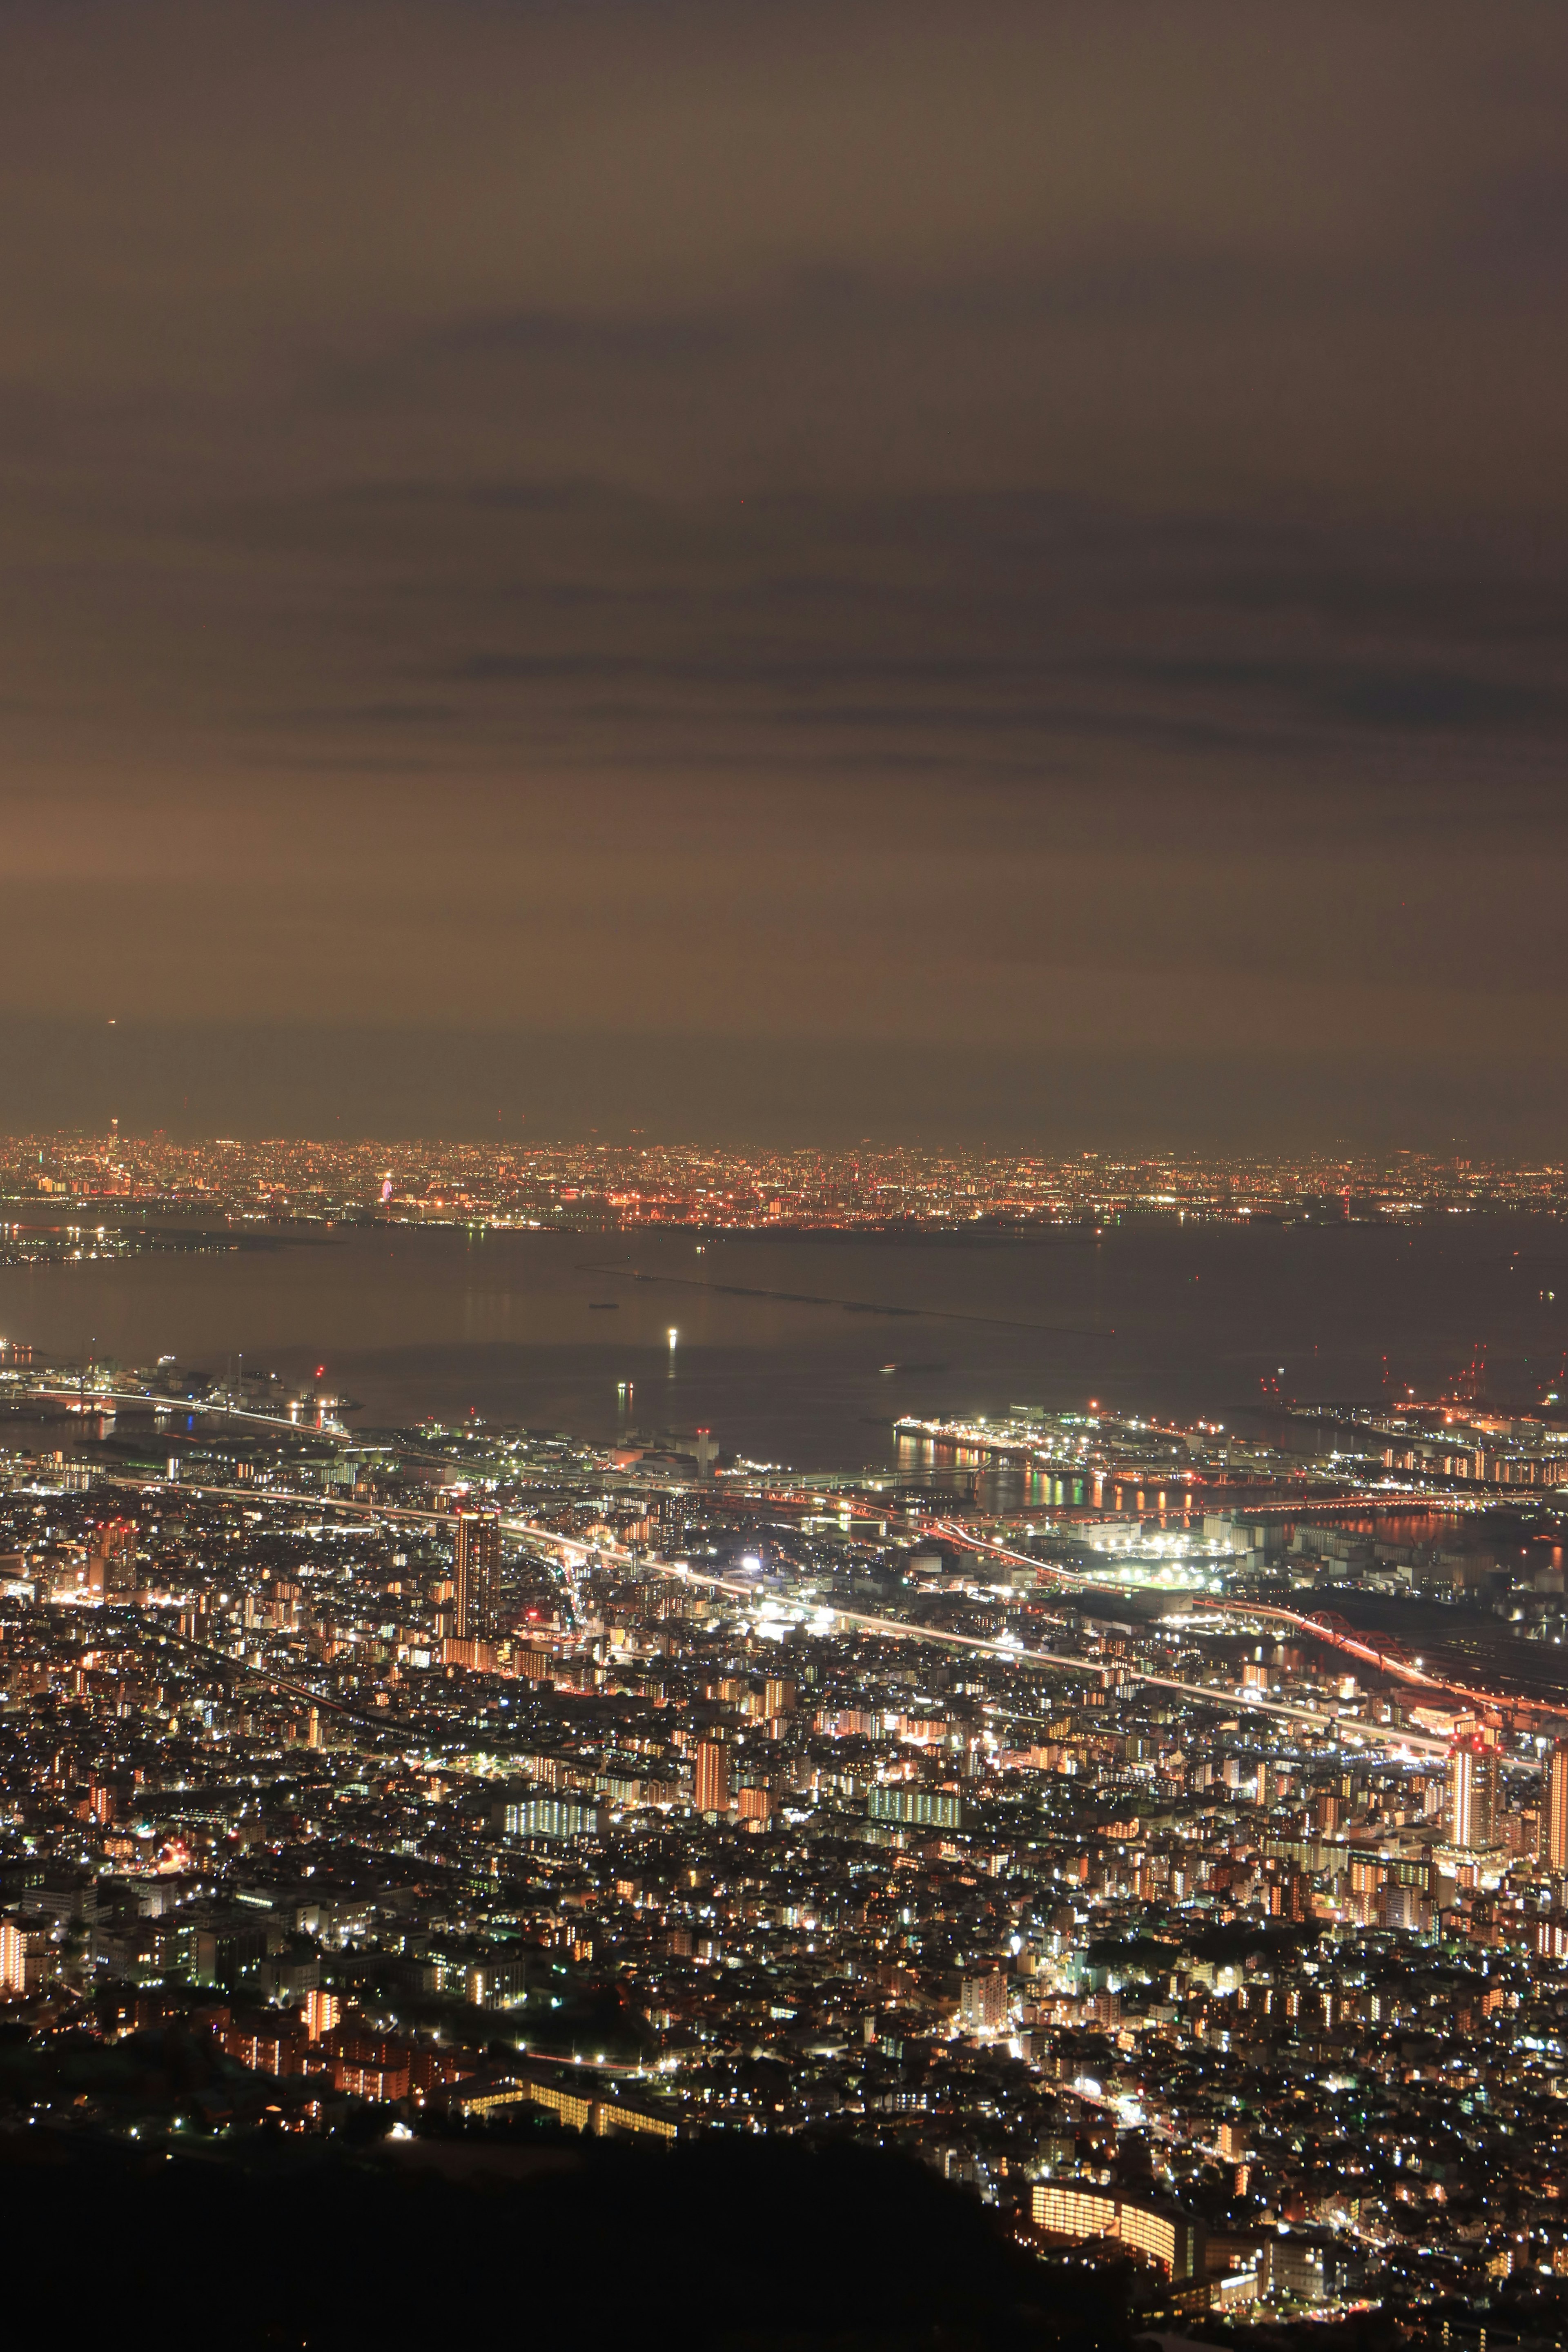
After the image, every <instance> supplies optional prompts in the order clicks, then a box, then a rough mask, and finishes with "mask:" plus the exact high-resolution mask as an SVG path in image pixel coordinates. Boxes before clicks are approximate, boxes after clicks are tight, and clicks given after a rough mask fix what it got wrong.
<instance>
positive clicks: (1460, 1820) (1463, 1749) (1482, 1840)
mask: <svg viewBox="0 0 1568 2352" xmlns="http://www.w3.org/2000/svg"><path fill="white" fill-rule="evenodd" d="M1497 1801H1498V1759H1497V1750H1496V1748H1491V1747H1489V1746H1488V1744H1487V1742H1486V1741H1485V1740H1484V1739H1481V1738H1478V1737H1477V1736H1476V1735H1475V1733H1473V1732H1470V1733H1467V1734H1466V1736H1465V1737H1464V1738H1462V1739H1457V1740H1456V1741H1455V1742H1454V1747H1453V1751H1452V1754H1451V1755H1450V1757H1449V1759H1448V1805H1449V1813H1450V1817H1451V1827H1450V1831H1449V1834H1450V1836H1451V1838H1452V1840H1453V1843H1455V1844H1456V1845H1458V1846H1468V1847H1469V1848H1471V1849H1472V1850H1479V1849H1480V1848H1482V1847H1485V1846H1489V1845H1495V1844H1496V1843H1497V1811H1498V1803H1497Z"/></svg>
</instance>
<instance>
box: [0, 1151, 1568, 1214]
mask: <svg viewBox="0 0 1568 2352" xmlns="http://www.w3.org/2000/svg"><path fill="white" fill-rule="evenodd" d="M0 1199H4V1200H8V1201H14V1202H18V1203H23V1204H37V1203H45V1202H47V1203H50V1204H53V1205H57V1206H59V1207H68V1206H70V1205H72V1204H73V1203H74V1204H81V1205H84V1206H85V1205H90V1204H94V1203H97V1204H99V1205H100V1208H102V1209H103V1210H105V1211H109V1210H110V1209H113V1208H120V1207H122V1208H125V1209H129V1208H133V1207H134V1208H137V1209H140V1210H142V1211H146V1210H150V1209H153V1210H155V1209H158V1208H163V1209H166V1210H170V1211H181V1212H190V1211H195V1212H199V1213H204V1214H209V1213H210V1214H221V1215H223V1216H226V1217H230V1218H237V1219H241V1220H249V1219H258V1218H272V1217H276V1218H301V1217H303V1218H329V1219H331V1218H340V1217H359V1216H367V1215H374V1216H379V1217H383V1218H385V1219H388V1220H390V1221H392V1222H406V1223H422V1224H423V1223H433V1224H455V1225H475V1224H478V1225H486V1224H489V1225H501V1226H504V1225H524V1226H530V1225H540V1224H549V1225H559V1226H561V1227H563V1228H566V1229H568V1230H570V1229H579V1230H584V1231H595V1230H613V1229H618V1228H622V1227H627V1226H637V1225H677V1226H694V1227H698V1228H707V1229H710V1230H716V1231H733V1232H746V1231H752V1230H760V1231H764V1232H765V1231H770V1230H773V1231H776V1230H777V1229H778V1228H779V1227H780V1226H784V1227H786V1228H789V1227H807V1228H813V1229H826V1230H832V1229H837V1228H844V1229H854V1228H869V1229H875V1228H878V1227H881V1226H911V1227H917V1228H922V1229H935V1230H940V1229H942V1228H944V1227H954V1228H963V1227H964V1226H968V1225H973V1224H976V1223H990V1224H994V1225H998V1226H1003V1227H1006V1226H1016V1225H1027V1224H1030V1223H1058V1222H1062V1221H1072V1220H1087V1221H1089V1222H1090V1223H1094V1222H1099V1221H1102V1220H1103V1221H1114V1220H1119V1219H1121V1218H1124V1217H1134V1216H1136V1217H1168V1218H1172V1219H1176V1218H1194V1219H1205V1218H1219V1219H1226V1218H1228V1219H1243V1218H1254V1217H1256V1218H1266V1219H1274V1220H1281V1221H1285V1222H1288V1223H1294V1222H1305V1221H1310V1220H1312V1219H1326V1220H1331V1221H1336V1222H1337V1221H1342V1220H1344V1219H1347V1218H1356V1219H1387V1220H1404V1219H1410V1218H1415V1217H1421V1216H1424V1215H1437V1214H1447V1213H1464V1212H1471V1213H1477V1212H1481V1211H1487V1210H1490V1211H1492V1212H1494V1213H1495V1212H1503V1211H1511V1212H1513V1213H1527V1214H1528V1213H1540V1214H1546V1215H1553V1216H1555V1215H1561V1214H1562V1213H1563V1212H1564V1210H1568V1163H1563V1162H1543V1161H1533V1162H1529V1163H1524V1162H1517V1161H1514V1162H1510V1161H1499V1160H1487V1159H1483V1158H1479V1157H1478V1158H1474V1159H1471V1158H1463V1157H1461V1158H1454V1159H1439V1158H1436V1157H1434V1156H1432V1155H1430V1154H1427V1153H1423V1152H1416V1151H1399V1152H1393V1153H1382V1154H1371V1153H1352V1152H1349V1151H1346V1152H1345V1153H1343V1154H1342V1155H1341V1154H1337V1153H1323V1154H1318V1155H1309V1156H1303V1157H1300V1158H1298V1159H1284V1158H1264V1157H1255V1158H1254V1157H1236V1158H1218V1157H1206V1156H1205V1157H1201V1158H1183V1157H1178V1156H1175V1155H1172V1156H1169V1157H1151V1158H1147V1159H1121V1158H1118V1157H1117V1156H1115V1155H1114V1154H1111V1153H1108V1152H1102V1151H1085V1152H1079V1153H1075V1154H1072V1155H1070V1156H1068V1157H1063V1158H1047V1157H1044V1156H1036V1155H1023V1154H1017V1153H991V1152H985V1151H970V1152H952V1151H920V1150H902V1149H900V1150H894V1149H878V1148H874V1147H873V1146H871V1145H870V1144H865V1145H862V1146H860V1147H859V1148H858V1149H856V1150H839V1151H725V1150H703V1149H699V1148H697V1147H694V1146H693V1147H684V1148H682V1147H676V1146H656V1145H633V1144H609V1143H603V1144H601V1143H592V1142H590V1143H571V1144H568V1143H561V1144H539V1145H523V1144H510V1145H504V1146H500V1145H493V1144H477V1143H421V1142H407V1143H387V1142H384V1141H383V1142H363V1143H332V1142H317V1143H311V1142H300V1141H260V1142H240V1141H225V1140H221V1139H220V1140H216V1141H210V1142H203V1143H182V1142H176V1141H174V1140H172V1139H170V1138H168V1137H167V1136H164V1135H161V1134H154V1135H150V1136H144V1137H131V1136H122V1135H121V1134H120V1133H119V1131H118V1125H117V1124H116V1127H115V1129H114V1130H113V1131H111V1132H110V1134H108V1135H100V1136H85V1135H67V1136H62V1135H53V1136H27V1137H22V1138H14V1139H9V1140H7V1141H6V1142H5V1143H4V1144H0Z"/></svg>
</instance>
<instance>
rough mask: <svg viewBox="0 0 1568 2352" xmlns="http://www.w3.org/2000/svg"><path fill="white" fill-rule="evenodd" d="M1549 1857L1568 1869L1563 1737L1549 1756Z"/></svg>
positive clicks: (1567, 1749) (1553, 1865) (1567, 1748)
mask: <svg viewBox="0 0 1568 2352" xmlns="http://www.w3.org/2000/svg"><path fill="white" fill-rule="evenodd" d="M1545 1811H1546V1861H1547V1865H1548V1867H1549V1868H1550V1869H1552V1870H1568V1739H1560V1740H1559V1741H1558V1742H1557V1745H1556V1747H1555V1748H1553V1749H1552V1753H1551V1755H1550V1756H1549V1757H1548V1758H1547V1759H1546V1807H1545Z"/></svg>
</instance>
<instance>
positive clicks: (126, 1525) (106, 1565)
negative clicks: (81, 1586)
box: [87, 1519, 136, 1601]
mask: <svg viewBox="0 0 1568 2352" xmlns="http://www.w3.org/2000/svg"><path fill="white" fill-rule="evenodd" d="M87 1580H88V1590H89V1591H91V1592H96V1593H100V1594H101V1595H102V1597H103V1598H104V1599H105V1600H106V1601H107V1600H110V1599H111V1598H113V1597H114V1596H115V1595H116V1594H119V1593H122V1592H129V1591H131V1590H132V1587H133V1586H134V1584H135V1582H136V1525H135V1521H134V1520H132V1519H108V1520H106V1521H105V1522H104V1524H103V1525H102V1526H101V1527H100V1528H97V1529H96V1530H95V1531H94V1535H93V1539H92V1549H91V1550H90V1552H89V1555H88V1578H87Z"/></svg>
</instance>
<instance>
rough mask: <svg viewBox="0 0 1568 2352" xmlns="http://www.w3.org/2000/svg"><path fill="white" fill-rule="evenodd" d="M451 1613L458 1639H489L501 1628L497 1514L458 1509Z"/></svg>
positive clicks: (498, 1515)
mask: <svg viewBox="0 0 1568 2352" xmlns="http://www.w3.org/2000/svg"><path fill="white" fill-rule="evenodd" d="M453 1581H454V1583H455V1585H456V1587H457V1593H456V1599H455V1603H454V1608H453V1616H454V1618H455V1620H456V1624H457V1633H458V1640H459V1641H460V1642H490V1641H493V1640H494V1639H495V1636H496V1634H497V1633H499V1631H500V1514H499V1513H497V1512H495V1511H459V1512H458V1556H457V1566H456V1571H455V1574H454V1578H453Z"/></svg>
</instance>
